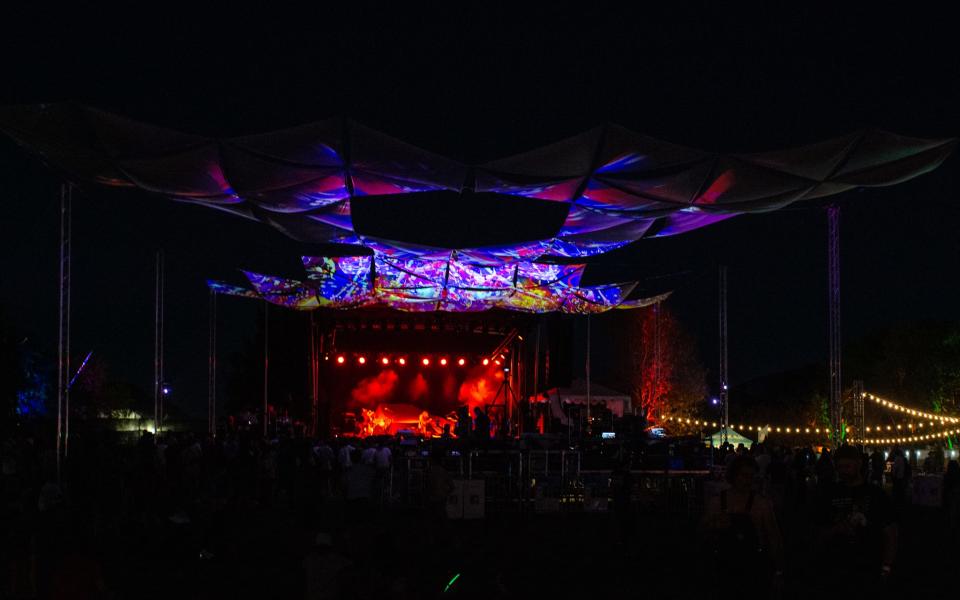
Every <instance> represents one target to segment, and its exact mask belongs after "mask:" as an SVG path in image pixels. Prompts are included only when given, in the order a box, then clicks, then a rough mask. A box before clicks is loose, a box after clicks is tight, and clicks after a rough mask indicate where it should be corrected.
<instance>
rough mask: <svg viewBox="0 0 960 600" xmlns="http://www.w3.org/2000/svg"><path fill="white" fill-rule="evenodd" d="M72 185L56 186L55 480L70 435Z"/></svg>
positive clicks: (65, 453)
mask: <svg viewBox="0 0 960 600" xmlns="http://www.w3.org/2000/svg"><path fill="white" fill-rule="evenodd" d="M72 212H73V187H72V186H71V185H70V184H67V183H65V184H63V185H61V186H60V302H59V308H60V315H59V321H58V326H57V437H56V452H57V482H58V483H59V482H60V479H61V460H62V458H65V457H66V455H67V449H68V440H69V435H70V386H69V384H68V381H67V380H68V378H69V377H70V287H71V286H70V263H71V260H70V255H71V243H70V242H71V239H72V221H73V218H72V217H73V215H72Z"/></svg>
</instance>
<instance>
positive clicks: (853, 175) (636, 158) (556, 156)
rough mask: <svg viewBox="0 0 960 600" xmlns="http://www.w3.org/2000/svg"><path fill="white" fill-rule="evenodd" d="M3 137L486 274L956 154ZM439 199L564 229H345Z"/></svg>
mask: <svg viewBox="0 0 960 600" xmlns="http://www.w3.org/2000/svg"><path fill="white" fill-rule="evenodd" d="M0 129H2V130H3V131H5V132H6V133H7V134H8V135H10V136H11V137H12V138H14V139H15V140H16V141H17V142H18V143H20V144H21V145H23V146H24V147H26V148H28V149H29V150H31V151H33V152H35V153H36V154H39V155H40V156H41V157H42V158H43V159H44V160H45V161H47V162H48V163H49V164H51V165H52V166H54V167H55V168H58V169H60V170H61V171H63V172H65V173H66V175H67V176H68V177H69V178H71V179H72V180H74V181H76V182H88V183H98V184H103V185H108V186H118V187H131V188H140V189H143V190H146V191H148V192H152V193H155V194H160V195H163V196H166V197H169V198H171V199H173V200H177V201H182V202H191V203H196V204H201V205H204V206H208V207H211V208H215V209H218V210H223V211H226V212H230V213H233V214H236V215H240V216H243V217H246V218H249V219H254V220H258V221H261V222H264V223H267V224H269V225H271V226H273V227H275V228H277V229H279V230H280V231H282V232H284V233H285V234H287V235H288V236H290V237H292V238H294V239H297V240H300V241H305V242H311V243H345V244H353V245H358V246H364V247H367V248H371V249H373V250H374V251H375V252H376V253H377V254H378V255H382V256H384V257H393V258H396V259H422V260H428V261H429V260H436V259H437V254H438V253H439V254H441V255H442V254H443V253H444V252H449V250H452V249H456V250H460V251H461V253H460V256H461V257H462V258H461V260H463V261H467V260H469V261H470V262H472V263H473V264H483V265H496V264H498V263H514V262H516V261H527V262H533V261H536V260H541V259H543V260H550V259H551V258H555V257H566V258H583V257H587V256H593V255H596V254H602V253H604V252H607V251H609V250H612V249H614V248H618V247H620V246H623V245H625V244H628V243H630V242H633V241H635V240H638V239H641V238H649V237H660V236H668V235H674V234H677V233H682V232H685V231H690V230H692V229H696V228H699V227H703V226H705V225H709V224H711V223H715V222H717V221H721V220H723V219H728V218H730V217H733V216H736V215H739V214H743V213H751V212H763V211H771V210H776V209H778V208H782V207H784V206H787V205H789V204H792V203H794V202H798V201H803V200H810V199H816V198H822V197H824V196H830V195H833V194H838V193H840V192H844V191H846V190H849V189H851V188H854V187H872V186H887V185H892V184H896V183H898V182H901V181H905V180H907V179H910V178H913V177H916V176H918V175H920V174H922V173H926V172H928V171H930V170H932V169H934V168H936V167H937V166H938V165H939V164H940V163H941V162H943V160H944V159H945V158H946V157H947V155H948V154H949V152H950V150H951V149H952V147H953V144H954V140H944V139H939V140H929V139H918V138H910V137H904V136H899V135H895V134H892V133H887V132H883V131H876V130H868V131H859V132H856V133H852V134H849V135H845V136H841V137H838V138H834V139H830V140H826V141H823V142H819V143H815V144H810V145H807V146H803V147H799V148H793V149H788V150H777V151H772V152H761V153H753V154H721V153H716V152H706V151H701V150H696V149H693V148H687V147H684V146H679V145H676V144H672V143H669V142H663V141H660V140H656V139H653V138H650V137H647V136H643V135H640V134H637V133H634V132H631V131H629V130H627V129H624V128H622V127H619V126H616V125H605V126H602V127H598V128H595V129H592V130H590V131H587V132H585V133H583V134H580V135H578V136H575V137H572V138H569V139H566V140H563V141H561V142H558V143H555V144H551V145H549V146H545V147H542V148H539V149H535V150H532V151H530V152H526V153H524V154H520V155H517V156H512V157H509V158H503V159H500V160H495V161H492V162H488V163H485V164H481V165H465V164H462V163H460V162H458V161H455V160H451V159H448V158H445V157H443V156H439V155H437V154H434V153H432V152H429V151H426V150H423V149H420V148H417V147H414V146H411V145H410V144H406V143H404V142H402V141H400V140H397V139H395V138H392V137H390V136H387V135H384V134H382V133H379V132H377V131H374V130H372V129H370V128H367V127H364V126H363V125H360V124H358V123H355V122H353V121H349V120H342V119H336V120H326V121H319V122H316V123H309V124H306V125H301V126H298V127H293V128H290V129H284V130H280V131H274V132H270V133H263V134H257V135H247V136H241V137H232V138H217V139H214V138H208V137H202V136H197V135H191V134H185V133H180V132H176V131H171V130H169V129H163V128H160V127H155V126H152V125H146V124H143V123H139V122H136V121H132V120H129V119H126V118H123V117H119V116H116V115H112V114H109V113H106V112H103V111H99V110H96V109H93V108H88V107H83V106H79V105H75V104H46V105H35V106H18V107H7V108H3V109H0ZM438 192H446V193H447V194H448V195H449V196H450V200H449V201H450V202H456V203H464V210H465V211H466V215H467V216H466V217H465V218H467V219H468V218H469V214H470V212H469V211H470V210H473V211H474V212H476V211H477V210H482V209H478V208H472V206H473V205H471V204H467V199H466V198H467V197H470V198H472V199H476V198H482V197H497V198H512V199H513V200H514V201H515V202H517V203H523V202H528V203H533V202H541V203H548V204H552V203H556V205H557V206H558V207H559V209H560V210H562V211H564V212H565V215H564V213H561V214H560V217H561V218H559V219H557V220H556V224H555V225H554V224H552V222H551V224H550V227H549V231H547V233H545V234H544V235H539V236H537V237H536V239H528V240H522V241H520V242H514V243H508V244H502V243H497V242H494V241H491V242H489V243H479V244H475V245H474V247H469V248H461V247H445V248H439V249H438V248H436V247H429V244H419V243H417V241H416V240H412V243H411V240H405V241H406V242H407V243H403V244H401V243H397V242H395V241H391V239H382V238H380V237H378V236H377V235H376V232H371V231H364V229H363V227H359V228H358V227H357V223H355V219H354V217H353V214H354V212H355V211H354V210H352V208H351V204H352V203H360V202H363V201H364V199H370V198H384V197H390V198H398V197H400V196H403V195H410V194H427V193H438ZM488 233H489V234H490V235H491V238H490V239H491V240H493V239H495V236H494V235H493V233H494V232H488ZM483 234H484V232H480V237H481V238H482V237H483Z"/></svg>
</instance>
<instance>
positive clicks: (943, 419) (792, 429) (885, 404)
mask: <svg viewBox="0 0 960 600" xmlns="http://www.w3.org/2000/svg"><path fill="white" fill-rule="evenodd" d="M864 397H865V398H867V399H869V400H873V401H874V403H876V404H877V406H878V407H881V408H885V409H887V410H891V411H895V412H899V413H903V414H906V415H910V416H913V417H919V418H922V419H927V422H926V423H924V422H920V421H917V422H910V423H896V424H890V425H875V426H872V427H871V426H866V427H864V430H865V431H864V432H863V433H864V437H863V438H859V439H857V438H854V437H853V436H852V435H851V436H850V437H849V438H848V440H849V441H851V442H856V443H862V444H893V443H900V444H903V443H911V442H926V441H935V440H938V439H945V438H947V437H949V436H951V435H956V434H957V433H960V429H956V430H949V431H937V432H930V433H917V431H916V430H918V429H924V427H927V426H929V427H930V428H932V427H935V426H936V425H938V424H939V425H946V424H947V423H960V419H957V418H956V417H952V416H948V415H936V414H932V413H928V412H924V411H921V410H916V409H913V408H910V407H907V406H903V405H902V404H897V403H896V402H891V401H889V400H886V399H884V398H881V397H879V396H876V395H875V394H869V393H865V394H864ZM664 420H665V421H668V422H673V423H677V424H680V425H695V426H699V427H707V426H710V427H718V426H719V427H722V426H723V424H722V423H718V422H716V421H707V420H704V419H690V418H686V417H677V416H666V417H664ZM730 427H731V428H732V429H739V430H741V431H743V430H745V431H756V432H757V433H766V434H771V433H787V434H792V435H797V434H802V435H824V436H826V435H829V434H830V429H829V428H827V427H823V428H821V427H801V426H793V425H771V424H769V423H767V424H758V425H751V424H746V425H744V424H743V423H739V424H737V425H733V424H732V423H731V424H730ZM904 429H906V430H909V432H910V433H911V435H906V436H904V435H898V434H896V433H895V432H901V431H903V430H904ZM884 431H887V432H890V433H891V434H893V435H891V436H889V437H875V438H868V437H866V434H868V433H882V432H884ZM846 432H847V433H848V434H854V433H855V429H854V428H853V427H849V426H848V427H847V428H846Z"/></svg>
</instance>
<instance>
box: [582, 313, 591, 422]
mask: <svg viewBox="0 0 960 600" xmlns="http://www.w3.org/2000/svg"><path fill="white" fill-rule="evenodd" d="M584 366H585V370H586V374H587V435H590V432H591V429H592V427H591V423H592V422H591V420H590V399H591V397H590V315H589V314H588V315H587V360H586V364H585V365H584Z"/></svg>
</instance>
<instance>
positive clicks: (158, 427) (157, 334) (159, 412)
mask: <svg viewBox="0 0 960 600" xmlns="http://www.w3.org/2000/svg"><path fill="white" fill-rule="evenodd" d="M163 283H164V282H163V250H158V251H157V255H156V282H155V284H156V287H155V290H154V293H155V296H154V307H153V431H154V433H155V434H156V435H160V433H161V432H162V431H163Z"/></svg>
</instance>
